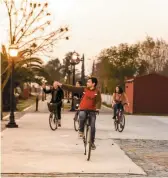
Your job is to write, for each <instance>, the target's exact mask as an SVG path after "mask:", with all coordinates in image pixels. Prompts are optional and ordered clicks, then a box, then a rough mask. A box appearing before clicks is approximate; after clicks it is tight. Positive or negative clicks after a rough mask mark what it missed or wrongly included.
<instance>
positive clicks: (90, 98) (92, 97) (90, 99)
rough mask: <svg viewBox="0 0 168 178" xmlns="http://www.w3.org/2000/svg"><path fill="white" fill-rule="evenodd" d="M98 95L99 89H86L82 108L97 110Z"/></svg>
mask: <svg viewBox="0 0 168 178" xmlns="http://www.w3.org/2000/svg"><path fill="white" fill-rule="evenodd" d="M96 96H97V90H96V89H94V90H89V89H87V88H86V89H85V91H84V95H83V97H82V100H81V103H80V105H79V108H80V110H96Z"/></svg>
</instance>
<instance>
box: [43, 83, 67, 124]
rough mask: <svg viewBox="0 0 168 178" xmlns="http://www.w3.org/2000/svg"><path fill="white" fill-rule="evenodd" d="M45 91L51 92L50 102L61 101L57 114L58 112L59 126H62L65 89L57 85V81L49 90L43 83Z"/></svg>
mask: <svg viewBox="0 0 168 178" xmlns="http://www.w3.org/2000/svg"><path fill="white" fill-rule="evenodd" d="M43 91H44V92H45V93H51V101H50V103H59V104H58V105H57V112H58V113H57V114H58V120H59V123H58V126H59V127H61V107H62V99H63V98H64V92H63V90H62V89H61V88H60V87H59V86H58V85H57V82H56V81H54V82H53V86H51V87H50V89H49V90H47V89H46V86H45V85H43Z"/></svg>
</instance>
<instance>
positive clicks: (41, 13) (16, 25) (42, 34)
mask: <svg viewBox="0 0 168 178" xmlns="http://www.w3.org/2000/svg"><path fill="white" fill-rule="evenodd" d="M3 2H4V4H5V7H6V9H7V14H8V20H9V44H15V45H17V46H18V47H19V51H20V53H19V55H18V61H17V62H18V63H19V61H24V60H25V59H26V60H25V61H24V62H25V63H27V59H28V60H29V59H31V58H32V57H33V58H35V57H37V56H41V55H43V56H44V55H47V56H48V53H50V52H52V48H53V47H54V45H55V43H57V41H58V40H60V39H69V38H68V37H65V33H66V32H67V31H68V27H67V26H65V27H60V28H59V29H56V30H54V31H51V30H50V29H51V20H50V17H51V13H50V12H49V10H48V3H47V2H46V3H33V2H32V1H31V0H20V4H17V3H16V1H14V0H4V1H3ZM2 53H3V56H4V61H5V62H4V65H3V73H2V74H3V75H4V76H5V77H4V78H5V80H4V83H3V84H2V89H3V88H4V86H5V85H6V83H7V81H8V80H9V77H10V73H11V65H10V60H9V56H8V54H7V52H6V46H3V52H2ZM32 60H33V59H32ZM4 66H6V68H4Z"/></svg>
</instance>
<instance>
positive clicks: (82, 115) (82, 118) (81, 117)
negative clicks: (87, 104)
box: [79, 111, 86, 137]
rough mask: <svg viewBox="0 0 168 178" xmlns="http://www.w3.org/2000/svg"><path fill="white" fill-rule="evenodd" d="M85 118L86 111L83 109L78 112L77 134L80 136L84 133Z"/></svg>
mask: <svg viewBox="0 0 168 178" xmlns="http://www.w3.org/2000/svg"><path fill="white" fill-rule="evenodd" d="M85 119H86V112H85V111H80V112H79V134H80V136H81V137H82V135H83V133H84V123H85Z"/></svg>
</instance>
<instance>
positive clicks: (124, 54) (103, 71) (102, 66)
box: [92, 44, 141, 92]
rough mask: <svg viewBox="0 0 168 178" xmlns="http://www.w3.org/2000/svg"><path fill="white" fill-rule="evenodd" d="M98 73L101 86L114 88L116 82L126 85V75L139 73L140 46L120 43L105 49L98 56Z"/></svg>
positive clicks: (111, 89) (110, 89)
mask: <svg viewBox="0 0 168 178" xmlns="http://www.w3.org/2000/svg"><path fill="white" fill-rule="evenodd" d="M97 60H98V63H97V64H96V70H95V69H93V70H92V71H96V75H97V77H98V78H99V80H100V83H101V86H104V87H105V88H108V89H109V90H108V91H110V92H112V91H113V90H114V87H115V85H116V84H120V85H122V86H124V81H125V77H126V76H127V77H132V76H134V75H137V72H138V68H139V66H140V64H141V63H140V60H139V46H138V45H137V44H136V45H128V44H120V45H119V46H118V47H116V46H113V47H111V48H108V49H105V50H103V51H102V52H101V53H100V55H99V56H98V59H97Z"/></svg>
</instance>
